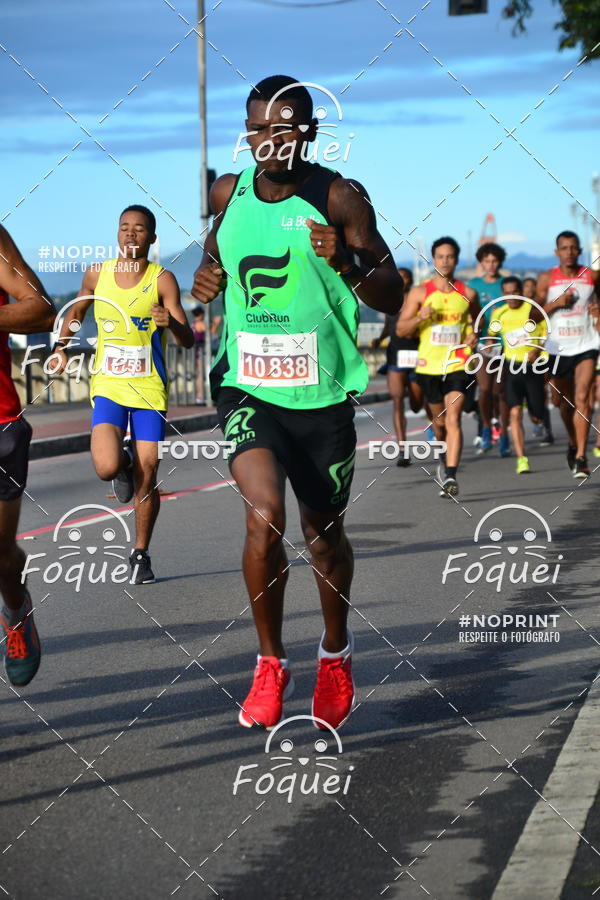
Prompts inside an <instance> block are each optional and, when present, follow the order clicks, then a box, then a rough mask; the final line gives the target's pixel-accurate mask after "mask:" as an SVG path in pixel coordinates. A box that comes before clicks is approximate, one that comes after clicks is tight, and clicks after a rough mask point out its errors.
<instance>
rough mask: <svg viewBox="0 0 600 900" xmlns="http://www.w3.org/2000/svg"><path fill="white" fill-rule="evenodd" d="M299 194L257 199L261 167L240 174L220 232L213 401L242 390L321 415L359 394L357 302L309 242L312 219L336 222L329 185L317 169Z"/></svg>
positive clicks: (364, 379)
mask: <svg viewBox="0 0 600 900" xmlns="http://www.w3.org/2000/svg"><path fill="white" fill-rule="evenodd" d="M311 167H312V171H311V173H310V175H309V177H308V179H307V180H306V181H305V183H304V184H303V185H302V186H301V187H300V189H299V190H298V192H297V193H296V194H294V195H293V196H292V197H289V198H287V199H286V200H280V201H278V202H273V203H269V202H267V201H265V200H261V199H260V198H259V197H258V194H257V192H256V186H255V175H256V166H252V167H250V168H248V169H245V170H244V171H243V172H242V173H241V174H240V175H239V177H238V180H237V182H236V185H235V187H234V189H233V193H232V195H231V199H230V201H229V204H228V206H227V208H226V210H225V213H224V215H223V219H222V222H221V225H220V226H219V230H218V232H217V244H218V247H219V254H220V258H221V262H222V264H223V267H224V269H225V271H226V272H227V273H228V276H227V286H226V288H225V291H224V297H223V310H224V315H223V319H224V326H223V333H222V336H221V343H220V346H219V350H218V353H217V356H216V359H215V364H214V366H213V369H212V371H211V387H212V395H213V399H215V400H216V398H217V395H218V393H219V390H220V389H221V388H222V387H237V388H239V389H241V390H244V391H247V393H248V394H250V395H251V396H256V397H259V398H260V399H261V400H265V401H267V402H268V403H275V404H277V405H278V406H286V407H291V408H295V409H315V408H319V407H324V406H331V405H333V404H334V403H340V402H341V401H343V400H345V399H346V397H347V395H348V394H361V393H362V392H363V391H364V389H365V388H366V386H367V383H368V370H367V366H366V363H365V362H364V360H363V358H362V356H361V355H360V353H359V351H358V348H357V346H356V335H357V330H358V320H359V312H358V302H357V300H356V298H355V296H354V294H353V293H352V289H351V287H350V285H349V284H348V283H346V282H345V281H344V279H343V278H342V277H341V276H340V275H338V274H337V273H336V272H335V271H334V270H333V269H332V268H331V267H330V266H328V265H327V263H326V262H325V260H324V259H321V258H320V257H317V256H316V255H315V253H314V251H313V249H312V246H311V243H310V230H309V228H308V226H307V225H306V219H307V218H311V219H314V220H315V221H316V222H319V223H320V224H323V225H326V224H330V222H329V220H328V217H327V195H328V192H329V186H330V184H331V182H332V181H333V180H334V178H337V177H338V175H337V173H335V172H332V171H330V170H329V169H326V168H324V167H323V166H320V165H318V164H317V163H313V164H311Z"/></svg>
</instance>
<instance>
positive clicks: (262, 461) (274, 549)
mask: <svg viewBox="0 0 600 900" xmlns="http://www.w3.org/2000/svg"><path fill="white" fill-rule="evenodd" d="M231 474H232V475H233V477H234V478H235V481H236V484H237V486H238V488H239V489H240V492H241V494H242V497H243V498H244V500H245V505H246V541H245V543H244V553H243V557H242V568H243V571H244V579H245V581H246V588H247V590H248V594H249V597H250V602H251V606H252V615H253V616H254V624H255V626H256V631H257V633H258V641H259V648H260V653H261V655H262V656H276V657H278V658H279V659H282V658H285V648H284V646H283V642H282V620H283V597H284V591H285V585H286V582H287V577H288V569H289V565H288V561H287V557H286V554H285V550H284V547H283V533H284V530H285V472H284V470H283V468H282V466H281V464H280V463H279V462H278V461H277V459H276V458H275V456H274V454H273V453H272V452H271V450H267V449H265V448H259V447H257V448H255V449H253V450H246V451H245V452H244V453H241V454H240V455H239V456H238V457H237V458H236V459H234V461H233V463H232V466H231Z"/></svg>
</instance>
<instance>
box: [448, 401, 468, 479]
mask: <svg viewBox="0 0 600 900" xmlns="http://www.w3.org/2000/svg"><path fill="white" fill-rule="evenodd" d="M444 399H445V403H446V444H447V450H446V466H447V467H448V466H452V467H457V466H458V464H459V462H460V457H461V453H462V444H463V436H462V427H461V415H462V410H463V406H464V405H465V395H464V394H463V393H461V392H460V391H451V392H450V393H448V394H446V396H445V398H444Z"/></svg>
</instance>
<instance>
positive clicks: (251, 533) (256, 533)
mask: <svg viewBox="0 0 600 900" xmlns="http://www.w3.org/2000/svg"><path fill="white" fill-rule="evenodd" d="M246 530H247V535H248V538H249V539H250V540H251V541H252V542H253V543H254V544H255V545H257V548H258V549H259V550H260V549H262V550H263V551H265V550H268V549H269V548H270V547H272V546H273V545H274V544H276V543H278V542H279V541H280V540H281V538H282V536H283V532H284V530H285V508H284V506H283V504H281V503H279V502H273V503H270V502H269V501H266V502H261V503H256V504H254V505H252V506H251V507H250V508H249V509H248V513H247V517H246Z"/></svg>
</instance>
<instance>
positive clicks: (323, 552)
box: [302, 516, 347, 560]
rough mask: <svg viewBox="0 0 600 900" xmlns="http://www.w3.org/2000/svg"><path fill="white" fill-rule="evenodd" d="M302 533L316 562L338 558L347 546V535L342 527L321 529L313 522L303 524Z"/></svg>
mask: <svg viewBox="0 0 600 900" xmlns="http://www.w3.org/2000/svg"><path fill="white" fill-rule="evenodd" d="M332 520H333V516H332ZM302 532H303V534H304V540H305V541H306V546H307V547H308V549H309V550H310V552H311V555H312V556H313V557H314V558H315V559H316V560H326V559H328V558H333V557H337V556H338V554H339V553H340V552H341V551H343V549H344V548H345V547H346V545H347V538H346V533H345V531H344V529H343V527H341V526H340V525H336V524H333V525H331V527H324V528H321V529H319V528H317V527H316V526H315V525H314V524H313V523H312V522H303V523H302Z"/></svg>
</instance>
